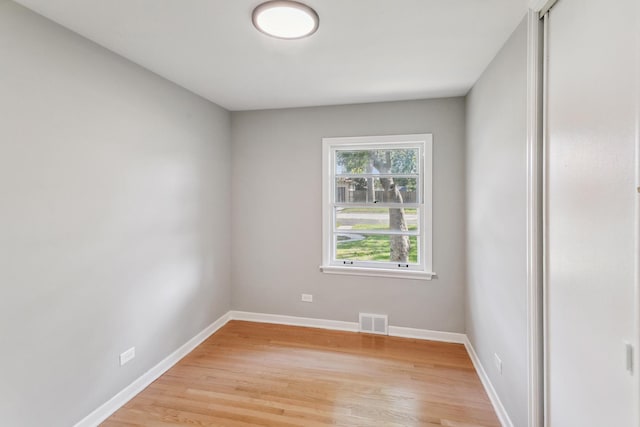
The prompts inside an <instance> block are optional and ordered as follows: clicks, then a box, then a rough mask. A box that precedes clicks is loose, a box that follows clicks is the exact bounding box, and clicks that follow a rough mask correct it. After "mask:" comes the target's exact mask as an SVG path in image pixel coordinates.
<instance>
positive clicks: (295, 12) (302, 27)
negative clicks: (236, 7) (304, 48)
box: [252, 0, 320, 39]
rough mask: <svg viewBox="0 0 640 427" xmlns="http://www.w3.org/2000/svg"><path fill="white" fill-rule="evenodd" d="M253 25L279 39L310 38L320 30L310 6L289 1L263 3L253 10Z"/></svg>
mask: <svg viewBox="0 0 640 427" xmlns="http://www.w3.org/2000/svg"><path fill="white" fill-rule="evenodd" d="M252 18H253V25H255V27H256V28H257V29H258V30H259V31H261V32H263V33H265V34H267V35H269V36H271V37H276V38H279V39H300V38H303V37H308V36H310V35H311V34H313V33H315V32H316V30H317V29H318V25H319V23H320V20H319V19H318V14H317V13H316V11H315V10H313V9H311V8H310V7H309V6H307V5H305V4H302V3H298V2H296V1H289V0H273V1H268V2H266V3H262V4H261V5H260V6H258V7H256V8H255V9H254V10H253V16H252Z"/></svg>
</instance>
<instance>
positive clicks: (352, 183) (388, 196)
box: [335, 177, 420, 204]
mask: <svg viewBox="0 0 640 427" xmlns="http://www.w3.org/2000/svg"><path fill="white" fill-rule="evenodd" d="M417 181H418V180H417V179H416V178H398V177H394V178H374V177H371V178H336V200H335V202H336V203H358V204H363V203H419V202H420V201H419V200H418V192H417V189H418V187H417ZM396 190H397V191H396Z"/></svg>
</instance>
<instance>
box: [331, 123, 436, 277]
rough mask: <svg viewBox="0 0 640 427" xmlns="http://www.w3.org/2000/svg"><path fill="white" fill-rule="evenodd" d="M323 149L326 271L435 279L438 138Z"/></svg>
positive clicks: (335, 141) (363, 140) (360, 141)
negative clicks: (435, 153)
mask: <svg viewBox="0 0 640 427" xmlns="http://www.w3.org/2000/svg"><path fill="white" fill-rule="evenodd" d="M322 144H323V168H322V170H323V172H322V174H323V180H322V185H323V189H322V190H323V191H322V194H323V213H322V215H323V227H322V232H323V263H322V267H321V269H322V271H323V272H325V273H340V274H356V275H371V276H383V277H403V278H411V279H431V277H432V276H433V275H434V273H433V272H432V271H431V258H432V257H431V212H432V209H431V170H432V158H431V149H432V137H431V134H419V135H393V136H374V137H351V138H323V140H322Z"/></svg>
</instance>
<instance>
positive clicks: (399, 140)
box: [320, 133, 436, 280]
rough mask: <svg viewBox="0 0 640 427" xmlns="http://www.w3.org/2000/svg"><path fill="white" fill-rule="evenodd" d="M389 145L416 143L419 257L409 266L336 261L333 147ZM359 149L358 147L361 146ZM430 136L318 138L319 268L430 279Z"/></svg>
mask: <svg viewBox="0 0 640 427" xmlns="http://www.w3.org/2000/svg"><path fill="white" fill-rule="evenodd" d="M392 145H400V146H403V147H406V146H407V145H416V146H418V145H419V147H420V151H421V154H422V155H421V158H420V163H421V172H422V173H421V176H420V178H421V179H420V183H419V184H420V185H419V187H420V190H421V192H422V198H421V200H420V203H419V211H420V215H419V224H420V225H419V230H420V235H419V237H420V248H419V251H418V252H419V254H420V259H419V260H418V262H419V264H418V265H412V266H411V268H406V269H397V270H396V269H393V268H389V265H388V264H386V265H384V266H380V267H377V266H375V265H372V264H373V263H370V262H369V263H367V262H366V261H362V262H359V263H358V265H337V264H336V262H334V261H333V259H332V252H333V232H334V230H333V221H334V218H333V215H334V214H333V205H334V202H333V200H334V192H335V184H334V181H335V179H334V178H335V164H334V162H335V155H334V153H335V151H336V149H344V148H345V147H347V148H358V146H363V147H364V149H375V148H389V146H392ZM361 149H362V148H361ZM432 224H433V136H432V134H429V133H422V134H409V135H384V136H357V137H332V138H322V265H321V266H320V271H322V272H323V273H329V274H346V275H358V276H376V277H392V278H403V279H420V280H431V279H432V278H433V277H434V276H435V275H436V274H435V273H434V272H433V264H432V261H433V259H432V258H433V227H432Z"/></svg>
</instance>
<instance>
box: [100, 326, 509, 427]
mask: <svg viewBox="0 0 640 427" xmlns="http://www.w3.org/2000/svg"><path fill="white" fill-rule="evenodd" d="M176 425H188V426H224V427H234V426H256V425H258V426H309V427H311V426H327V425H334V426H446V427H472V426H473V427H476V426H499V425H500V423H499V422H498V419H497V418H496V415H495V412H494V411H493V408H492V406H491V403H490V402H489V399H488V397H487V395H486V393H485V391H484V389H483V387H482V384H481V383H480V380H479V378H478V376H477V374H476V372H475V371H474V369H473V365H472V363H471V360H470V359H469V356H468V354H467V352H466V350H465V348H464V346H463V345H460V344H449V343H440V342H434V341H421V340H413V339H406V338H394V337H387V336H374V335H366V334H358V333H353V332H337V331H327V330H322V329H313V328H301V327H294V326H282V325H272V324H261V323H252V322H241V321H231V322H229V323H228V324H227V325H225V326H224V327H223V328H221V329H220V330H219V331H218V332H216V333H215V334H214V335H212V336H211V337H210V338H209V339H207V340H206V341H205V342H204V343H202V344H201V345H200V346H199V347H198V348H196V349H195V350H194V351H193V352H191V353H190V354H189V355H188V356H186V357H185V358H184V359H182V360H181V361H180V362H179V363H178V364H176V365H175V366H174V367H173V368H171V369H170V370H169V371H167V372H166V373H165V374H164V375H162V376H161V377H160V378H159V379H157V380H156V381H155V382H154V383H153V384H151V385H150V386H149V387H147V388H146V389H145V390H144V391H143V392H142V393H140V394H139V395H138V396H136V397H135V398H134V399H133V400H131V401H130V402H129V403H127V404H126V405H125V406H124V407H122V408H121V409H119V410H118V411H117V412H116V413H115V414H113V415H112V416H111V417H110V418H109V419H107V420H106V421H105V422H104V423H103V426H105V427H113V426H176Z"/></svg>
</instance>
